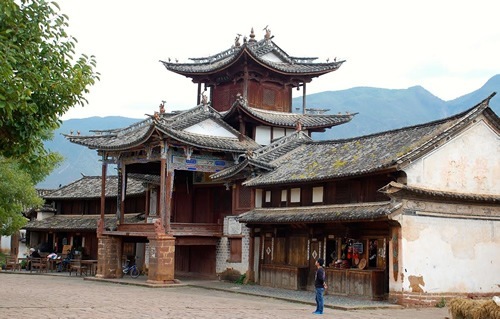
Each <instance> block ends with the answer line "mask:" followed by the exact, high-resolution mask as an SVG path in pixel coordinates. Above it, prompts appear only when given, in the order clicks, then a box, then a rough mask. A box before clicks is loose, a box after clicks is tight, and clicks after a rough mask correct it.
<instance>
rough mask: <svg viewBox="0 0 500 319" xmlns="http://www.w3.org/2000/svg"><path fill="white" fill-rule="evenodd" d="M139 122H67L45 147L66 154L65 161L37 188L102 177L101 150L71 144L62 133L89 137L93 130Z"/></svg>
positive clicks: (101, 119)
mask: <svg viewBox="0 0 500 319" xmlns="http://www.w3.org/2000/svg"><path fill="white" fill-rule="evenodd" d="M137 121H138V119H132V118H126V117H120V116H108V117H89V118H85V119H71V120H66V121H63V123H62V125H61V127H60V128H59V129H57V130H56V131H54V138H53V139H52V141H49V142H46V143H45V147H46V148H47V149H49V150H51V151H53V152H58V153H60V154H62V155H63V156H64V158H65V160H64V161H63V162H62V163H61V164H60V165H59V167H57V168H56V169H55V170H54V171H53V172H52V174H50V175H49V176H47V178H45V180H44V181H43V182H41V183H39V184H38V185H37V188H57V187H59V185H66V184H69V183H71V182H74V181H76V180H77V179H80V178H81V177H82V174H83V175H86V176H91V175H94V176H95V175H101V165H100V162H99V157H98V156H97V151H95V150H90V149H88V148H86V147H83V146H80V145H77V144H73V143H70V142H69V141H68V140H66V138H65V137H64V136H63V135H62V134H70V133H71V131H73V134H75V135H76V134H77V132H78V131H80V134H81V135H88V134H89V132H90V130H105V129H111V128H119V127H125V126H128V125H130V124H132V123H135V122H137ZM111 170H112V168H110V169H108V172H109V173H108V174H110V175H115V174H113V171H111Z"/></svg>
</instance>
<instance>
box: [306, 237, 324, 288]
mask: <svg viewBox="0 0 500 319" xmlns="http://www.w3.org/2000/svg"><path fill="white" fill-rule="evenodd" d="M320 254H321V251H320V245H319V241H311V244H310V245H309V276H308V278H307V279H308V280H307V286H308V287H310V288H313V289H314V276H315V275H316V270H317V268H316V260H317V259H318V258H319V257H320Z"/></svg>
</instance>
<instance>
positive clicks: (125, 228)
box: [117, 223, 223, 237]
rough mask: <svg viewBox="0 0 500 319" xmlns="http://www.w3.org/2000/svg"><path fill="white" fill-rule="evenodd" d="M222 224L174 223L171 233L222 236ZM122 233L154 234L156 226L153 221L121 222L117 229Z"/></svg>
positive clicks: (175, 234) (171, 226)
mask: <svg viewBox="0 0 500 319" xmlns="http://www.w3.org/2000/svg"><path fill="white" fill-rule="evenodd" d="M222 227H223V226H222V225H220V224H209V223H195V224H193V223H172V224H170V229H171V234H172V235H174V236H176V237H178V236H205V237H221V236H222V233H223V230H222ZM117 231H118V232H120V233H136V234H144V235H147V234H153V233H154V232H155V227H154V224H153V223H137V224H121V225H119V226H118V229H117Z"/></svg>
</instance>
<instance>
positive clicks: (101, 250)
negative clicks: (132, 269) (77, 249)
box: [96, 236, 123, 278]
mask: <svg viewBox="0 0 500 319" xmlns="http://www.w3.org/2000/svg"><path fill="white" fill-rule="evenodd" d="M98 240H99V243H98V247H97V273H96V277H97V278H121V277H123V272H122V260H121V259H122V239H121V238H120V237H112V236H100V237H99V239H98Z"/></svg>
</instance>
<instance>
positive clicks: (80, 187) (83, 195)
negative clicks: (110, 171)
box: [42, 176, 146, 200]
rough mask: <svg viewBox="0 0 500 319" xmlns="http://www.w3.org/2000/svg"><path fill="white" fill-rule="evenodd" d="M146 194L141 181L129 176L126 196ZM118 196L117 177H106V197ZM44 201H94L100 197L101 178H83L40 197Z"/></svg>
mask: <svg viewBox="0 0 500 319" xmlns="http://www.w3.org/2000/svg"><path fill="white" fill-rule="evenodd" d="M145 192H146V189H145V188H144V185H143V181H142V180H140V179H136V178H134V177H131V176H129V178H128V180H127V194H126V195H127V196H134V195H141V194H144V193H145ZM116 194H118V176H107V177H106V197H116ZM42 197H43V198H44V199H52V200H54V199H95V198H100V197H101V176H83V177H82V178H80V179H79V180H77V181H74V182H72V183H70V184H68V185H65V186H63V187H61V188H59V189H56V190H53V191H52V192H49V193H46V194H45V195H43V196H42Z"/></svg>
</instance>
